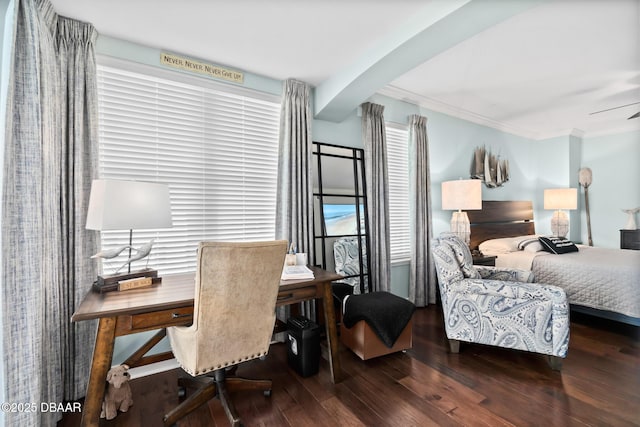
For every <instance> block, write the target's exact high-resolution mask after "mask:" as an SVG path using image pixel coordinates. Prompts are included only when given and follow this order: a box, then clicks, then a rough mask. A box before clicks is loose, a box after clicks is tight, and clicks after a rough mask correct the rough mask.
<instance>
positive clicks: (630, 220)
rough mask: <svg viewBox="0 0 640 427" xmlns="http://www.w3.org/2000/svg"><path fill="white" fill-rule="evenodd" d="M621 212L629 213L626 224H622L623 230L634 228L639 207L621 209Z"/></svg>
mask: <svg viewBox="0 0 640 427" xmlns="http://www.w3.org/2000/svg"><path fill="white" fill-rule="evenodd" d="M622 212H624V213H626V214H628V215H629V217H628V218H627V225H625V226H624V228H623V230H635V229H637V228H638V226H637V225H636V214H637V213H638V212H640V207H638V208H635V209H622Z"/></svg>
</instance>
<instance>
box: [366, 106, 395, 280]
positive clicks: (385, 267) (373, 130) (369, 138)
mask: <svg viewBox="0 0 640 427" xmlns="http://www.w3.org/2000/svg"><path fill="white" fill-rule="evenodd" d="M383 112H384V106H382V105H378V104H372V103H370V102H365V103H364V104H362V139H363V145H364V158H365V166H366V167H365V178H366V181H367V182H366V192H367V201H368V203H367V208H368V209H367V210H368V212H367V214H368V216H369V234H370V244H369V246H370V250H371V253H370V254H368V255H369V256H370V257H369V263H370V267H371V271H370V272H369V274H370V275H371V286H372V288H373V290H374V291H389V290H390V288H391V252H390V245H389V238H390V237H389V189H388V186H389V184H388V183H389V178H388V173H387V141H386V133H385V123H384V115H383Z"/></svg>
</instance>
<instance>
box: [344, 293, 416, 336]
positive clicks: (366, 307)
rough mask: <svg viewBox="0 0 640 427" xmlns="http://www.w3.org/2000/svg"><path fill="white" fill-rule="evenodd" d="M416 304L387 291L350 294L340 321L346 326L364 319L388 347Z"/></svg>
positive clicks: (405, 324) (405, 323)
mask: <svg viewBox="0 0 640 427" xmlns="http://www.w3.org/2000/svg"><path fill="white" fill-rule="evenodd" d="M415 309H416V306H415V305H414V304H413V303H412V302H410V301H407V300H406V299H404V298H400V297H399V296H396V295H394V294H392V293H389V292H371V293H368V294H360V295H351V296H350V297H349V298H348V299H347V302H346V305H345V310H344V314H343V317H342V321H343V322H344V325H345V326H346V327H347V328H352V327H353V325H355V324H356V323H358V322H359V321H360V320H364V321H365V322H367V324H368V325H369V326H370V327H371V329H372V330H373V331H374V332H375V333H376V335H377V336H378V337H379V338H380V339H381V340H382V342H383V343H384V344H385V345H386V346H387V347H389V348H391V347H393V344H394V343H395V342H396V340H397V339H398V337H399V336H400V334H401V333H402V330H403V329H404V328H405V326H407V323H408V322H409V320H411V316H412V315H413V312H414V311H415Z"/></svg>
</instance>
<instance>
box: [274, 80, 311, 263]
mask: <svg viewBox="0 0 640 427" xmlns="http://www.w3.org/2000/svg"><path fill="white" fill-rule="evenodd" d="M280 114H281V115H280V146H279V149H278V158H279V161H278V194H277V201H276V239H284V240H288V241H290V242H291V243H293V245H294V247H296V248H297V250H298V252H306V253H307V254H308V259H310V260H312V259H313V251H314V244H313V183H312V175H311V174H312V170H311V142H312V141H311V120H312V119H311V113H310V108H309V86H308V85H307V84H306V83H303V82H300V81H297V80H293V79H288V80H287V81H285V84H284V94H283V98H282V110H281V113H280Z"/></svg>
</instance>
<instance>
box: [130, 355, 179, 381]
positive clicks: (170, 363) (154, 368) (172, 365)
mask: <svg viewBox="0 0 640 427" xmlns="http://www.w3.org/2000/svg"><path fill="white" fill-rule="evenodd" d="M179 367H180V365H178V361H177V360H176V359H175V358H174V359H169V360H163V361H162V362H156V363H150V364H149V365H144V366H139V367H137V368H131V369H129V375H131V379H132V380H134V379H136V378H142V377H146V376H148V375H154V374H159V373H160V372H166V371H170V370H172V369H176V368H179Z"/></svg>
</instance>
